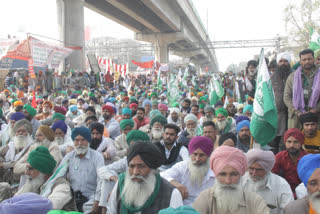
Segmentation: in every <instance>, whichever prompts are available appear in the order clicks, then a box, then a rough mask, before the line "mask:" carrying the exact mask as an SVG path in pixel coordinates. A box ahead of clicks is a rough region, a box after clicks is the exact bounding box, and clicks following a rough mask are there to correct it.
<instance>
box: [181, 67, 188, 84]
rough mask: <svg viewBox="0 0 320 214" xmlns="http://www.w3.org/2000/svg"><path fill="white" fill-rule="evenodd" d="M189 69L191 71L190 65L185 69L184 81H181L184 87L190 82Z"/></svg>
mask: <svg viewBox="0 0 320 214" xmlns="http://www.w3.org/2000/svg"><path fill="white" fill-rule="evenodd" d="M188 71H189V67H186V69H185V70H184V74H183V77H182V81H181V86H182V87H184V88H187V87H188V83H187V77H188Z"/></svg>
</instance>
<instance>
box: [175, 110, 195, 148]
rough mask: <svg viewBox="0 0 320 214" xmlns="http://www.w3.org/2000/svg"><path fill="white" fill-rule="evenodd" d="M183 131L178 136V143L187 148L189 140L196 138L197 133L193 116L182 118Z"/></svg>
mask: <svg viewBox="0 0 320 214" xmlns="http://www.w3.org/2000/svg"><path fill="white" fill-rule="evenodd" d="M183 122H184V124H185V129H184V130H183V131H182V132H181V133H180V134H179V138H178V140H177V141H178V143H181V144H182V145H184V146H185V147H186V148H188V145H189V142H190V140H191V138H193V137H194V136H197V133H199V132H198V128H199V127H198V120H197V117H196V116H195V115H194V114H188V115H187V116H185V118H184V121H183Z"/></svg>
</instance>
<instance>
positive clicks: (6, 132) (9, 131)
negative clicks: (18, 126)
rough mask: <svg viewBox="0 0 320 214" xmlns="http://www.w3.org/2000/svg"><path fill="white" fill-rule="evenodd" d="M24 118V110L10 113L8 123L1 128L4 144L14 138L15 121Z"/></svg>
mask: <svg viewBox="0 0 320 214" xmlns="http://www.w3.org/2000/svg"><path fill="white" fill-rule="evenodd" d="M24 118H25V116H24V114H23V113H22V112H15V113H13V114H11V115H10V120H9V123H8V125H7V126H6V127H5V128H4V129H2V130H1V139H2V145H7V144H8V143H9V142H10V141H11V140H12V138H13V137H14V134H15V133H14V132H13V126H14V123H15V122H18V121H19V120H22V119H24Z"/></svg>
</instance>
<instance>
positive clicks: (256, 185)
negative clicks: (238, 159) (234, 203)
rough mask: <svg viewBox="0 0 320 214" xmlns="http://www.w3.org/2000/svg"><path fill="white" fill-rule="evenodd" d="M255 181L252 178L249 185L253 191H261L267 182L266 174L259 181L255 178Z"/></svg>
mask: <svg viewBox="0 0 320 214" xmlns="http://www.w3.org/2000/svg"><path fill="white" fill-rule="evenodd" d="M256 180H257V181H254V180H253V179H252V178H250V184H251V185H252V186H253V191H255V192H256V191H259V190H261V189H263V188H264V187H265V186H266V184H267V181H268V174H266V175H265V176H264V177H263V178H260V180H259V179H258V178H257V179H256Z"/></svg>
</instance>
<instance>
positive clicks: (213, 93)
mask: <svg viewBox="0 0 320 214" xmlns="http://www.w3.org/2000/svg"><path fill="white" fill-rule="evenodd" d="M223 95H224V90H223V88H222V86H221V84H220V83H219V81H218V79H217V78H216V77H213V79H211V81H210V97H209V102H210V105H211V106H212V105H214V104H216V102H218V101H219V100H220V99H221V98H222V97H223Z"/></svg>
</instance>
